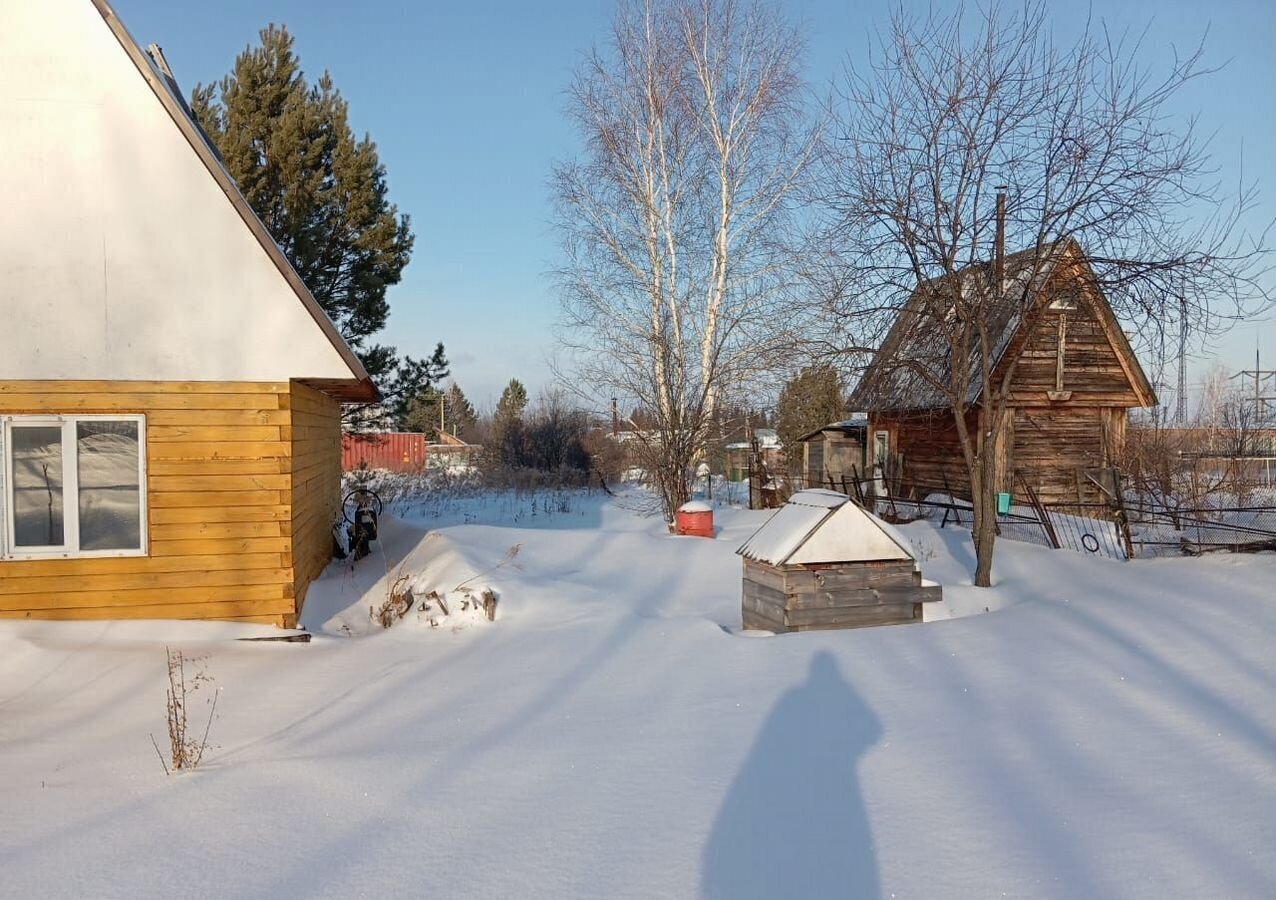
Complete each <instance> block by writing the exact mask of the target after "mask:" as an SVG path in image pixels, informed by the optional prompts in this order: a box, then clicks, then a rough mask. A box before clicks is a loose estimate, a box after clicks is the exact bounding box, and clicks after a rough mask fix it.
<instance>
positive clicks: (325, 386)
mask: <svg viewBox="0 0 1276 900" xmlns="http://www.w3.org/2000/svg"><path fill="white" fill-rule="evenodd" d="M92 3H93V5H94V7H96V9H97V11H98V12H99V13H100V14H101V16H102V19H103V20H104V21H105V22H106V25H107V27H109V28H110V30H111V33H112V34H113V35H114V36H115V38H116V40H117V41H119V44H120V46H121V47H122V48H123V49H124V52H125V53H126V54H127V55H128V57H129V59H130V60H132V62H133V64H134V66H136V68H137V71H138V72H139V74H141V76H142V77H143V78H144V79H145V80H146V83H147V84H148V85H149V86H150V88H151V90H152V91H153V92H154V94H155V96H156V98H158V99H159V101H160V103H161V104H162V105H163V107H164V109H165V111H166V112H167V113H168V115H169V117H170V118H171V119H172V120H173V123H174V124H175V125H176V126H177V128H178V130H179V131H180V132H181V133H182V135H183V136H184V137H185V138H186V141H187V143H189V144H190V146H191V149H192V150H194V152H195V155H196V156H197V157H198V158H199V160H200V162H202V163H203V164H204V167H205V168H206V169H207V170H208V173H209V174H210V175H211V176H212V177H213V179H214V181H216V183H217V185H218V187H220V188H221V190H222V193H224V194H225V195H226V199H227V200H229V201H230V203H231V205H232V206H233V207H234V209H235V212H237V213H238V214H239V217H240V218H241V219H242V220H243V222H244V225H245V226H247V228H248V230H249V231H250V232H252V235H253V237H254V238H256V240H257V242H258V243H259V244H260V245H261V248H262V249H263V250H264V251H265V252H266V255H267V256H268V257H269V258H270V260H271V262H272V263H274V265H275V267H276V268H277V269H278V270H279V274H280V275H282V276H283V278H284V279H285V280H286V281H287V283H288V285H289V287H290V288H292V291H293V293H295V294H296V296H297V299H298V300H299V301H300V302H301V304H302V306H303V307H304V308H305V310H306V312H308V313H309V314H310V317H311V318H312V319H313V320H314V322H315V324H316V325H318V326H319V328H320V329H321V330H322V331H323V333H324V336H325V337H327V339H328V341H329V342H331V344H332V347H333V349H334V350H336V352H337V353H338V355H340V357H341V359H342V360H343V361H344V362H345V364H346V365H347V366H348V367H349V369H350V378H349V379H348V380H347V379H338V378H323V379H305V378H303V379H299V380H301V381H302V382H303V383H305V384H308V385H310V386H311V387H313V388H315V389H316V390H319V391H322V392H324V393H326V394H329V395H331V396H333V397H336V398H338V399H341V400H350V401H373V400H377V399H379V397H380V394H379V392H378V391H377V388H376V385H375V384H374V383H373V381H372V377H371V376H370V375H369V374H368V371H367V369H365V368H364V365H363V363H362V362H361V361H360V360H359V357H358V356H356V355H355V353H354V351H353V350H351V349H350V345H349V344H347V343H346V341H345V339H344V338H343V337H342V336H341V333H340V332H339V331H337V328H336V326H335V325H334V324H333V322H332V320H331V319H330V318H329V317H328V314H327V313H326V312H325V311H324V309H323V307H322V306H321V305H320V304H319V301H318V300H316V299H315V297H314V295H313V294H311V293H310V290H309V288H307V287H306V285H305V283H304V282H303V281H302V280H301V276H300V275H298V274H297V271H296V269H294V268H293V267H292V264H291V263H290V262H288V258H287V257H286V256H284V254H283V251H282V250H280V249H279V245H278V244H276V243H275V240H274V238H272V237H271V236H270V232H268V231H267V230H266V226H265V225H264V224H262V221H261V219H259V218H258V217H257V214H256V213H255V212H253V209H252V207H251V206H249V204H248V201H247V200H246V199H245V198H244V195H243V194H241V193H240V191H239V187H238V185H236V184H235V180H234V179H233V178H232V177H231V175H230V173H229V172H228V171H227V170H226V167H225V166H224V165H223V164H222V159H221V154H220V153H218V152H217V150H216V148H215V147H214V146H213V144H212V142H211V141H210V140H209V139H208V135H207V134H205V132H204V130H203V129H202V128H201V127H200V126H199V125H198V124H197V123H196V122H195V119H194V117H193V116H192V115H191V111H190V107H189V106H188V105H187V104H186V101H185V99H184V98H183V97H182V94H181V91H180V89H179V88H178V86H177V82H176V81H175V80H174V78H173V76H172V74H171V73H170V72H168V71H165V70H164V69H161V68H160V67H159V65H158V64H157V61H156V60H155V59H154V58H152V56H151V55H150V54H148V53H147V52H146V51H145V50H143V49H142V48H141V46H140V45H139V44H138V43H137V41H136V40H134V39H133V36H132V35H131V34H130V33H129V31H128V29H127V28H126V27H125V25H124V23H123V22H122V21H121V20H120V17H119V16H118V15H116V13H115V10H114V9H112V8H111V4H110V3H109V2H107V0H92ZM161 58H162V56H161Z"/></svg>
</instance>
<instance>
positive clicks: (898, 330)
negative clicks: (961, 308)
mask: <svg viewBox="0 0 1276 900" xmlns="http://www.w3.org/2000/svg"><path fill="white" fill-rule="evenodd" d="M1069 256H1072V257H1073V258H1075V260H1076V261H1077V262H1078V263H1080V264H1081V265H1082V266H1083V269H1084V272H1085V276H1086V277H1087V278H1088V279H1089V281H1090V282H1091V285H1092V286H1093V288H1094V295H1095V296H1096V297H1097V298H1098V300H1099V302H1098V303H1097V304H1096V307H1097V309H1096V312H1097V314H1098V317H1099V319H1100V323H1101V325H1102V326H1103V328H1104V331H1105V332H1106V333H1107V335H1108V338H1109V340H1110V341H1112V343H1113V346H1114V348H1115V349H1116V351H1117V353H1118V354H1121V355H1123V356H1124V357H1125V358H1126V359H1127V360H1128V363H1129V365H1130V367H1131V370H1132V371H1131V372H1130V374H1131V382H1132V386H1133V388H1134V390H1135V392H1136V394H1138V395H1139V396H1141V397H1143V398H1144V400H1145V405H1148V406H1151V405H1153V404H1154V403H1155V394H1154V393H1153V391H1152V386H1151V383H1150V382H1149V381H1148V379H1147V376H1146V375H1145V374H1144V373H1143V369H1142V367H1141V366H1140V365H1139V362H1138V359H1137V357H1135V355H1134V352H1133V350H1132V349H1131V347H1130V344H1129V341H1128V339H1127V338H1126V336H1125V332H1124V331H1123V330H1122V329H1121V326H1120V323H1118V322H1117V320H1116V317H1115V315H1113V313H1112V309H1111V307H1109V306H1108V303H1107V298H1105V297H1103V295H1102V292H1101V291H1100V290H1098V286H1097V284H1095V278H1094V274H1093V272H1092V271H1091V270H1090V267H1089V263H1088V261H1087V259H1086V256H1085V252H1084V251H1083V250H1082V249H1081V246H1080V245H1079V244H1078V243H1077V242H1076V241H1075V240H1074V239H1073V238H1065V239H1063V240H1059V241H1055V242H1053V243H1050V244H1043V245H1041V246H1039V247H1036V248H1029V249H1026V250H1020V251H1019V252H1017V253H1012V254H1010V255H1009V256H1007V257H1006V259H1005V275H1004V278H1005V282H1006V284H1005V288H1004V289H1003V290H1002V291H1001V297H1002V298H1003V299H1002V302H1001V303H1000V305H997V304H990V305H989V308H988V310H987V313H986V323H987V327H988V339H989V343H990V345H991V348H992V354H991V355H992V365H993V368H996V366H997V365H999V364H1000V362H1001V360H1002V358H1003V356H1004V355H1005V353H1006V351H1007V350H1008V349H1009V348H1010V346H1011V344H1012V343H1013V342H1014V339H1015V336H1016V335H1017V334H1018V332H1019V328H1020V326H1021V325H1022V324H1023V313H1024V311H1025V306H1024V305H1022V304H1021V302H1020V301H1021V299H1022V298H1023V297H1025V296H1027V297H1028V298H1030V302H1029V304H1028V306H1027V308H1031V307H1032V304H1035V303H1036V302H1038V301H1040V300H1042V299H1043V294H1044V290H1045V288H1046V285H1047V284H1049V282H1050V279H1051V277H1052V276H1053V275H1054V273H1055V270H1056V269H1057V268H1058V266H1059V264H1060V262H1062V261H1063V260H1064V259H1065V258H1067V257H1069ZM991 276H992V267H991V266H990V265H989V264H988V263H986V262H980V263H975V264H973V265H969V266H966V267H965V268H963V269H961V270H959V271H958V272H957V273H956V276H955V277H956V278H958V279H960V281H961V283H962V284H963V286H965V285H971V286H972V288H978V287H986V284H987V281H988V280H989V278H991ZM945 291H947V288H946V287H945V284H944V279H943V278H934V279H931V280H929V281H924V282H922V283H921V284H920V285H918V286H917V288H916V289H915V290H914V291H913V294H912V296H911V297H909V299H908V301H907V302H906V303H905V304H904V307H903V309H901V310H900V313H899V316H898V317H897V318H896V320H895V322H894V324H893V325H892V326H891V329H890V331H889V332H888V333H887V335H886V339H885V340H884V341H883V342H882V345H881V347H880V348H879V349H878V351H877V353H876V354H875V355H874V356H873V360H872V362H870V363H869V366H868V369H867V370H866V371H865V373H864V376H863V377H862V378H861V379H860V382H859V384H858V385H857V386H856V388H855V390H854V391H853V392H852V393H851V396H850V399H849V403H850V405H851V406H853V407H856V408H859V409H866V410H910V409H915V410H927V409H939V408H943V407H946V406H948V399H947V397H946V396H945V395H944V393H943V391H941V390H940V389H939V388H938V387H936V385H935V384H934V383H933V381H938V382H940V383H941V384H947V383H949V382H950V381H951V380H952V375H953V367H952V359H951V347H950V344H949V341H948V339H947V336H946V335H945V334H944V332H943V330H942V329H941V328H939V327H937V324H936V322H935V321H934V297H935V294H936V292H945ZM949 314H950V315H952V313H951V311H950V313H949ZM965 364H966V365H967V366H968V367H969V381H968V385H969V388H968V390H967V395H966V398H965V399H966V402H967V403H971V404H973V403H977V402H978V401H979V398H980V395H981V394H982V392H983V384H982V380H981V379H980V377H979V372H980V368H981V351H980V348H979V347H978V345H976V346H974V347H972V348H971V352H970V355H969V358H968V359H967V360H966V363H965ZM922 372H925V373H927V374H928V375H929V376H930V377H929V378H927V377H926V376H924V375H923V374H922Z"/></svg>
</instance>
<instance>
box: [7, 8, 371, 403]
mask: <svg viewBox="0 0 1276 900" xmlns="http://www.w3.org/2000/svg"><path fill="white" fill-rule="evenodd" d="M352 377H354V376H353V375H352V373H351V371H350V368H349V366H348V365H347V364H346V363H345V361H344V360H343V359H342V358H341V356H340V354H339V353H338V352H337V350H336V349H335V348H334V347H333V345H332V343H331V341H329V340H328V337H327V335H326V334H325V333H324V332H323V330H322V329H321V328H320V327H319V325H318V324H317V323H316V322H315V321H314V319H313V318H312V317H311V315H310V313H309V311H308V310H307V309H306V307H305V306H304V305H303V303H302V301H301V300H300V298H298V297H297V295H296V293H295V292H294V291H293V290H292V288H291V287H290V285H289V284H288V282H287V280H286V279H285V278H284V277H283V275H282V274H281V273H280V272H279V271H278V269H277V268H276V266H275V264H274V262H273V261H272V260H271V259H270V257H269V256H268V255H267V253H266V251H265V250H264V249H263V248H262V247H261V245H260V244H259V243H258V242H257V239H256V237H255V236H254V235H253V234H252V232H251V231H250V230H249V229H248V227H247V226H246V225H245V224H244V222H243V220H242V219H241V218H240V216H239V214H238V212H237V211H236V210H235V208H234V207H233V206H232V205H231V202H230V201H229V199H227V197H226V196H225V194H224V193H223V192H222V190H221V188H220V187H219V186H218V184H217V183H216V181H215V180H214V179H213V177H212V175H211V174H210V173H209V172H208V170H207V169H206V167H205V166H204V164H203V163H202V162H201V161H200V159H199V157H198V156H196V154H195V151H194V150H193V149H192V148H191V146H190V145H189V143H188V142H187V140H186V138H185V136H184V135H183V134H182V133H181V131H179V129H178V128H177V126H176V125H175V124H174V122H173V121H172V119H171V117H170V116H169V114H168V112H167V110H166V109H165V108H164V106H163V105H162V104H161V102H160V100H159V98H157V97H156V96H155V94H154V92H153V91H152V89H151V87H150V85H149V84H148V83H147V82H146V80H145V79H144V78H143V76H142V75H141V73H139V72H138V70H137V68H136V66H135V65H134V64H133V62H132V60H130V59H129V57H128V55H127V54H126V53H125V51H124V49H123V48H122V47H121V46H120V44H119V42H118V41H117V40H116V38H115V36H114V34H112V32H111V31H110V29H109V28H108V26H107V25H106V23H105V22H104V21H103V19H102V17H101V15H100V14H99V13H98V11H97V10H96V8H95V7H94V6H93V4H92V3H91V2H89V0H40V2H38V3H37V2H30V3H28V2H18V3H10V2H4V3H0V380H10V379H13V380H22V379H109V380H191V381H284V380H287V379H289V378H334V379H350V378H352Z"/></svg>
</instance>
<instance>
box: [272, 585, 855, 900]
mask: <svg viewBox="0 0 1276 900" xmlns="http://www.w3.org/2000/svg"><path fill="white" fill-rule="evenodd" d="M676 578H677V574H676V573H674V572H671V573H670V574H669V575H668V576H667V577H666V579H665V581H664V583H665V584H671V583H672V581H674V580H676ZM638 621H640V620H639V619H638V617H636V616H633V615H626V616H624V617H622V618H621V619H619V620H618V621H617V622H616V623H615V625H614V627H613V628H612V629H611V630H610V631H609V632H608V633H607V634H606V636H605V637H603V638H602V639H601V640H600V641H599V642H598V643H597V644H596V645H595V646H594V647H593V649H592V650H591V651H590V652H589V653H587V654H586V655H584V656H582V657H581V658H580V659H579V660H578V661H577V662H576V663H575V664H574V665H573V666H572V667H571V668H570V669H568V670H567V671H565V672H563V673H562V674H561V675H559V676H558V677H557V678H555V679H554V680H553V681H551V682H549V683H547V684H545V685H544V686H543V687H542V688H541V689H540V690H538V691H537V692H536V693H535V695H533V696H532V697H531V698H530V699H529V700H527V701H525V702H523V703H521V704H520V706H519V709H518V710H517V711H514V712H512V713H511V715H510V716H508V717H507V718H504V719H502V720H501V721H500V722H498V723H496V724H494V725H492V726H491V727H489V728H487V729H485V730H483V731H481V732H480V733H479V734H477V735H475V736H473V737H471V738H470V740H469V741H467V742H466V743H465V745H464V746H462V747H460V748H458V749H457V750H456V751H455V752H454V753H452V754H450V755H449V762H448V763H446V764H443V763H436V764H435V765H434V766H431V767H428V768H423V769H421V770H420V772H419V774H418V775H417V776H416V777H415V778H413V780H412V782H411V783H410V784H409V785H408V786H407V787H406V788H405V789H404V790H402V791H401V792H400V793H399V794H398V795H397V800H396V807H402V806H406V807H407V808H413V807H418V806H427V805H429V804H431V803H434V802H435V801H436V798H437V795H438V794H439V792H440V790H441V788H442V787H444V786H445V785H447V784H450V783H452V782H454V781H455V780H456V779H457V778H458V776H460V775H461V774H462V773H463V772H466V771H468V770H470V769H473V768H474V767H475V766H477V765H480V764H481V762H482V761H483V759H484V757H485V756H486V755H487V754H489V753H491V752H493V751H494V750H495V749H497V748H499V747H501V746H504V745H505V744H506V743H507V742H508V741H510V740H511V739H513V738H514V737H515V736H516V735H518V734H519V733H520V732H522V731H524V730H525V729H526V728H527V727H529V726H530V725H531V724H532V723H534V722H536V721H538V720H540V719H543V718H544V717H545V716H546V715H547V714H548V713H549V712H550V711H552V710H553V709H554V708H556V707H559V706H561V705H562V704H563V703H564V702H566V701H567V699H568V698H569V697H570V696H571V695H572V694H573V693H574V692H575V689H576V687H577V686H578V685H580V684H582V683H585V682H586V681H588V679H589V677H590V676H591V675H593V674H595V673H596V672H597V671H598V670H599V669H601V668H602V667H603V666H604V665H606V664H607V663H608V662H609V661H611V660H613V659H614V658H616V656H617V655H618V654H619V652H620V650H621V648H623V647H624V646H625V645H626V644H627V643H629V642H630V641H631V640H632V639H633V637H634V635H635V633H636V630H637V629H636V628H635V624H636V622H638ZM870 715H871V714H870ZM367 716H368V711H367V710H364V709H359V710H351V711H350V714H349V715H347V716H344V717H338V718H337V719H336V720H334V721H331V722H329V723H327V724H328V726H329V727H333V728H338V729H351V728H355V727H357V726H358V725H359V723H360V722H361V721H362V720H363V719H365V718H366V717H367ZM418 716H419V717H420V720H421V721H418V722H415V723H414V722H413V721H412V719H414V718H416V717H418ZM442 719H443V716H442V715H441V712H440V710H438V709H437V708H433V707H426V706H422V705H419V704H413V708H412V710H411V711H410V712H409V715H408V718H407V719H406V720H403V721H400V722H399V723H398V724H399V727H401V728H402V730H403V733H404V734H412V733H414V730H413V725H414V724H415V725H416V726H417V727H422V726H424V727H429V726H430V725H431V724H432V723H433V722H436V721H440V720H442ZM872 721H873V722H874V725H875V727H876V719H873V720H872ZM857 796H858V794H857ZM861 816H862V813H861ZM403 819H404V814H403V813H402V812H400V811H398V810H397V809H396V808H386V809H383V810H381V811H380V813H379V814H377V813H374V814H371V815H369V816H367V817H365V818H363V819H361V820H357V821H352V822H350V823H349V825H348V826H347V827H346V829H345V830H344V831H343V832H342V833H339V834H338V835H336V836H335V837H334V838H332V839H331V840H329V841H327V842H325V844H324V845H323V846H321V847H312V848H307V850H306V851H305V852H304V853H303V854H301V855H300V856H299V858H298V859H297V860H296V861H295V863H294V864H293V865H292V866H291V867H290V868H288V869H286V870H284V871H283V872H281V873H280V874H279V876H278V877H277V878H276V879H275V880H274V881H272V883H271V885H270V887H269V888H268V894H269V895H270V896H274V892H276V891H284V892H287V891H291V892H295V893H297V895H298V896H309V895H310V894H312V893H317V892H319V891H320V890H321V889H322V888H324V887H325V886H327V887H330V886H331V885H332V884H334V883H335V882H337V881H338V880H339V879H340V877H341V876H342V874H343V873H346V872H348V871H349V870H350V868H351V866H352V861H351V860H350V859H349V858H348V855H347V854H345V853H343V852H340V851H341V850H342V849H343V848H345V847H348V846H349V843H350V841H351V840H352V839H353V838H354V837H355V836H357V837H358V838H359V840H360V841H361V842H363V843H364V844H365V845H367V846H391V843H392V842H391V841H390V839H391V838H392V837H393V836H394V835H396V834H398V833H399V830H400V828H401V826H402V824H403ZM865 827H866V826H865ZM875 877H876V876H874V878H875ZM792 896H799V895H792ZM812 896H814V895H812ZM865 896H871V895H865Z"/></svg>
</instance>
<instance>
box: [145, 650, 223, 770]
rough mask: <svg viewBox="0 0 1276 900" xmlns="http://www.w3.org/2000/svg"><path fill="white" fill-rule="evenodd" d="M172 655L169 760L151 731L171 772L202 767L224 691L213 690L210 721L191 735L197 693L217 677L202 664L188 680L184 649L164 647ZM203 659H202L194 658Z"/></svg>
mask: <svg viewBox="0 0 1276 900" xmlns="http://www.w3.org/2000/svg"><path fill="white" fill-rule="evenodd" d="M164 652H165V654H166V655H167V658H168V691H167V692H166V699H167V702H166V711H167V718H168V746H169V760H168V761H165V759H164V754H163V753H162V752H161V751H160V748H159V744H158V743H157V742H156V740H155V735H154V734H152V735H151V745H152V746H153V747H155V753H156V755H158V756H159V759H160V765H162V766H163V767H164V774H165V775H171V774H173V772H176V771H179V770H181V769H194V768H198V766H199V764H200V762H201V761H202V760H203V758H204V751H205V750H207V749H208V733H209V731H210V730H211V729H212V727H213V717H214V716H215V715H216V714H217V696H218V694H219V693H220V691H216V690H215V691H214V692H213V698H212V700H210V701H208V702H209V710H208V721H206V722H205V723H204V732H203V734H201V735H200V736H199V737H197V738H196V737H191V735H190V732H189V707H190V701H191V699H192V697H193V696H194V695H195V693H196V692H197V691H198V690H199V689H200V688H201V687H203V686H204V685H205V684H211V683H212V681H213V678H212V676H211V675H209V674H208V673H207V672H206V671H205V670H204V667H203V665H202V663H201V664H199V665H198V667H197V669H196V671H195V674H194V675H193V676H192V677H191V679H190V681H189V682H187V680H186V657H185V656H184V655H183V654H182V651H181V650H176V651H175V650H171V649H169V648H168V647H165V648H164ZM192 661H193V662H196V663H200V661H199V660H192Z"/></svg>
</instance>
